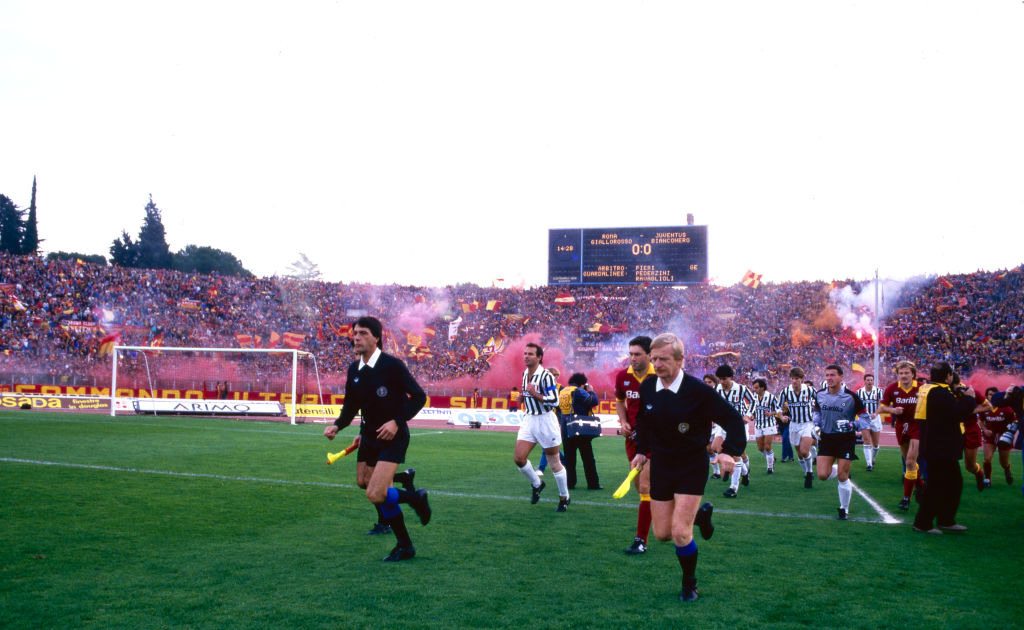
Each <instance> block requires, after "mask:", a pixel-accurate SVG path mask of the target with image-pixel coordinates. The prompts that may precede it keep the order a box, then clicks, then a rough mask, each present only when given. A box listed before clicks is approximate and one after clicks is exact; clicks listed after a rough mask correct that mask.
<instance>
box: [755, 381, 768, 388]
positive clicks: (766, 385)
mask: <svg viewBox="0 0 1024 630" xmlns="http://www.w3.org/2000/svg"><path fill="white" fill-rule="evenodd" d="M754 385H760V386H761V387H763V388H765V389H768V381H766V380H764V379H763V378H755V379H754Z"/></svg>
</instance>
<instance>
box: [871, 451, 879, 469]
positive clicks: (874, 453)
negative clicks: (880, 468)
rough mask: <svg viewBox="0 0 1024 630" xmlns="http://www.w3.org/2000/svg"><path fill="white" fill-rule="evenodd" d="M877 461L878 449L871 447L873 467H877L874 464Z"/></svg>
mask: <svg viewBox="0 0 1024 630" xmlns="http://www.w3.org/2000/svg"><path fill="white" fill-rule="evenodd" d="M876 459H878V447H877V446H872V447H871V465H872V466H874V465H875V463H874V462H875V460H876Z"/></svg>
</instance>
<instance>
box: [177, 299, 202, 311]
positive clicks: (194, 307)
mask: <svg viewBox="0 0 1024 630" xmlns="http://www.w3.org/2000/svg"><path fill="white" fill-rule="evenodd" d="M178 308H180V309H181V310H183V311H198V310H199V300H181V301H179V302H178Z"/></svg>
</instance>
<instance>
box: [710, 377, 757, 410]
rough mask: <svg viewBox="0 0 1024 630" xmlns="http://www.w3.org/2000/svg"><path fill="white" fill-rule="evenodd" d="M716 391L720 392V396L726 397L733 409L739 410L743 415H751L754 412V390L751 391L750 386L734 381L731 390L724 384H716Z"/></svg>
mask: <svg viewBox="0 0 1024 630" xmlns="http://www.w3.org/2000/svg"><path fill="white" fill-rule="evenodd" d="M715 391H716V392H718V394H719V396H721V397H722V398H724V399H725V400H726V401H728V402H729V404H730V405H732V407H733V409H735V410H736V411H738V412H739V414H740V415H741V416H750V415H753V413H754V392H752V391H750V388H749V387H747V386H746V385H740V384H739V383H737V382H736V381H733V382H732V388H731V389H729V391H725V388H723V387H722V384H721V383H719V384H718V385H715Z"/></svg>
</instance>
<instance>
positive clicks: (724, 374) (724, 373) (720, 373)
mask: <svg viewBox="0 0 1024 630" xmlns="http://www.w3.org/2000/svg"><path fill="white" fill-rule="evenodd" d="M734 374H735V372H733V371H732V368H731V367H729V364H728V363H726V364H724V365H719V366H718V368H717V369H716V370H715V376H717V377H718V378H732V377H733V375H734Z"/></svg>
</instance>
